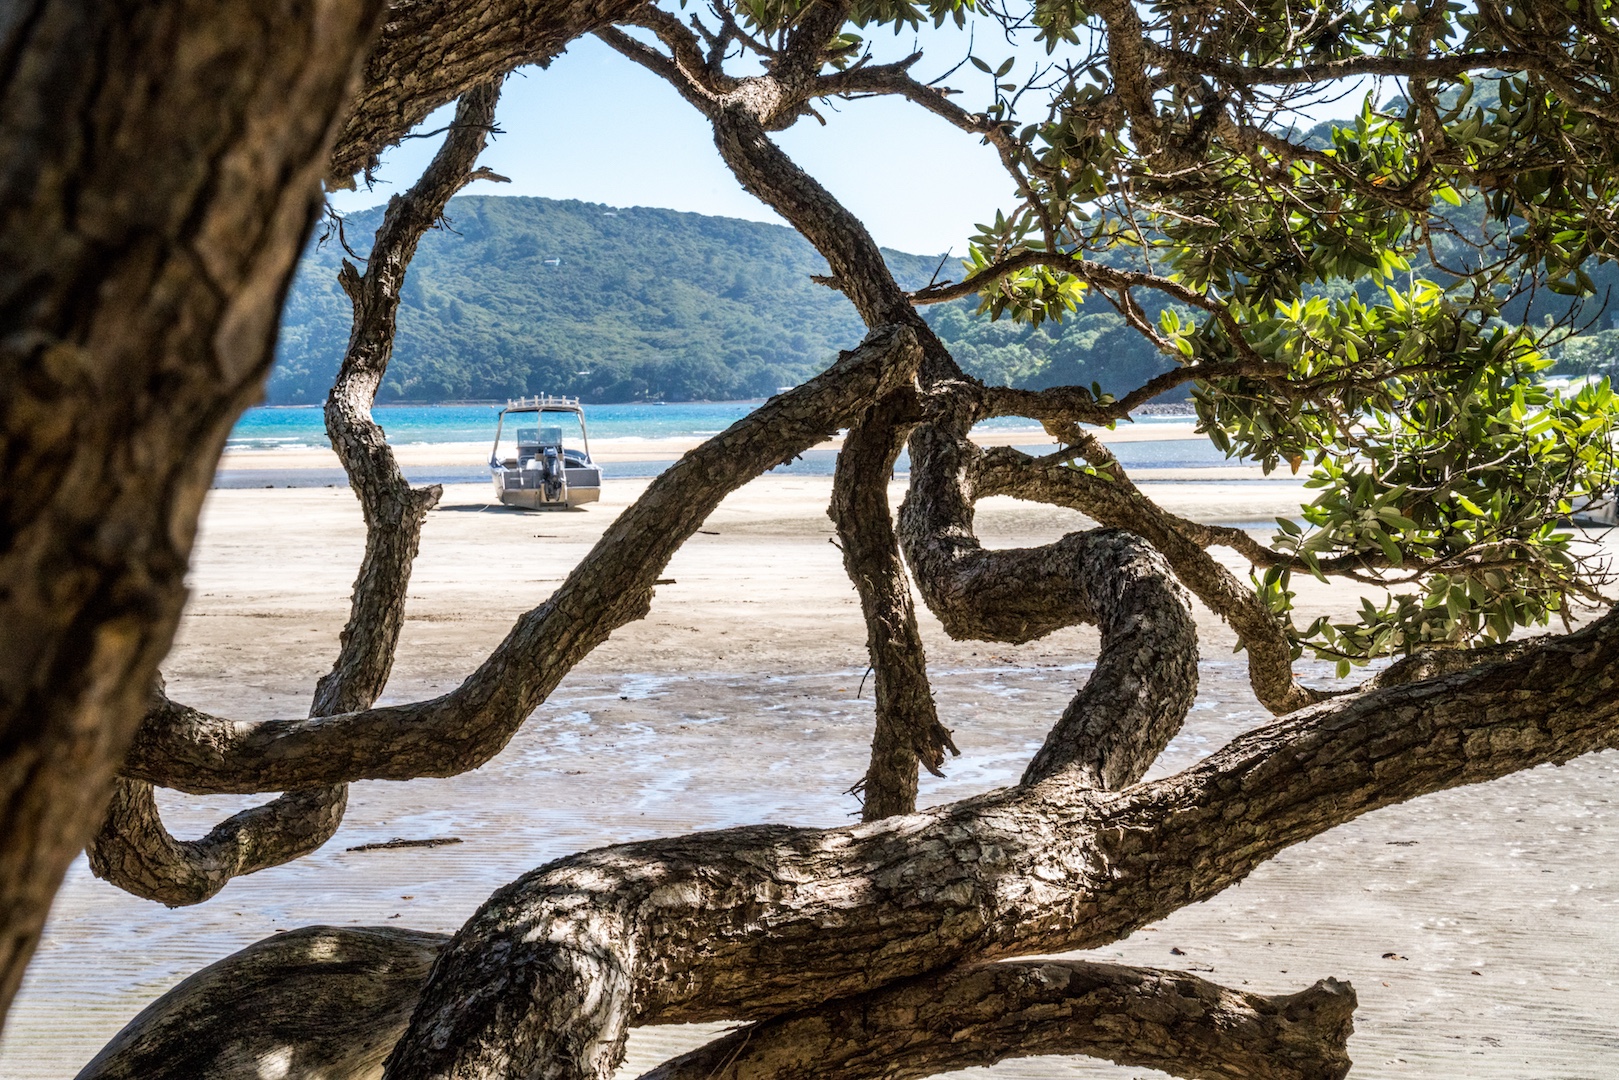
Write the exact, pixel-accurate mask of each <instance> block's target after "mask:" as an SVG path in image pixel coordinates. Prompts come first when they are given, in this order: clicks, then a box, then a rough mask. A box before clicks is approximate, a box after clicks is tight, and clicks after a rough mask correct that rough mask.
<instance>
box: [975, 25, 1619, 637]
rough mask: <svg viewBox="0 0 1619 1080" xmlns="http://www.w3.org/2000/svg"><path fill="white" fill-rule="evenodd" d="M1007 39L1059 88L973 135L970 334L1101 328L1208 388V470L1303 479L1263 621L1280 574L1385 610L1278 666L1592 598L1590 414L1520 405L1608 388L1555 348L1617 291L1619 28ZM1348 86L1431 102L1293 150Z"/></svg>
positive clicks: (1565, 401) (1459, 630)
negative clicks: (994, 168)
mask: <svg viewBox="0 0 1619 1080" xmlns="http://www.w3.org/2000/svg"><path fill="white" fill-rule="evenodd" d="M1004 21H1007V22H1009V23H1013V24H1016V25H1012V27H1011V29H1012V30H1013V31H1014V32H1027V33H1030V34H1032V36H1033V37H1034V38H1035V39H1036V40H1041V41H1044V42H1045V44H1046V45H1047V48H1048V50H1049V51H1050V52H1052V53H1053V54H1054V57H1055V59H1056V60H1057V61H1058V62H1057V65H1056V66H1054V67H1053V68H1051V69H1048V71H1047V72H1046V73H1045V74H1044V75H1043V76H1041V75H1036V76H1035V77H1033V78H1031V79H1030V81H1029V82H1028V83H1027V84H1026V85H1025V87H1024V88H1023V92H1029V91H1033V90H1036V89H1040V90H1045V91H1046V92H1045V93H1041V94H1030V95H1029V96H1030V97H1031V98H1033V99H1034V101H1035V105H1034V107H1033V108H1032V109H1028V110H1026V111H1027V115H1026V116H1020V115H1019V114H1018V111H1017V109H1016V108H1015V107H1014V106H1015V103H1016V102H1017V101H1018V100H1019V94H1018V93H1011V94H1008V93H1007V92H1006V88H1003V87H1001V86H1000V85H998V84H997V85H996V86H995V88H994V93H993V95H992V97H993V103H992V104H991V105H990V106H989V108H988V110H987V111H988V114H989V115H990V116H991V117H993V118H995V119H997V120H1001V121H1003V122H1004V124H1005V126H1004V128H1003V131H1004V134H1005V135H1006V136H1007V137H1008V138H1010V139H1011V140H1012V141H1013V145H1012V147H1011V149H1010V150H1007V149H1003V150H1002V156H1003V159H1005V160H1007V161H1008V162H1009V168H1010V169H1011V171H1012V172H1013V174H1014V176H1015V178H1016V180H1017V182H1018V188H1019V191H1020V200H1019V202H1018V203H1017V204H1016V205H1014V206H1012V207H1010V208H1003V209H1002V210H1001V211H998V212H997V214H996V216H995V218H994V220H993V221H991V222H988V223H986V224H985V225H983V226H980V231H979V234H978V235H977V236H975V237H974V238H973V248H972V250H971V252H970V253H969V256H968V260H967V264H966V268H967V271H968V273H969V274H970V275H973V276H975V277H977V278H979V279H980V280H981V281H982V283H983V285H982V289H981V297H982V308H983V310H984V311H985V312H986V313H988V314H991V315H995V316H1010V317H1012V318H1014V319H1018V320H1024V321H1027V322H1029V323H1031V324H1034V325H1040V324H1042V323H1043V322H1045V321H1046V320H1049V319H1054V318H1055V319H1062V318H1064V316H1069V317H1072V314H1073V313H1077V312H1078V311H1080V310H1082V309H1081V304H1084V305H1086V307H1087V308H1089V307H1091V306H1092V305H1094V304H1095V303H1096V302H1097V300H1101V301H1104V302H1106V303H1107V304H1110V305H1112V306H1113V307H1114V308H1116V309H1117V310H1119V311H1120V312H1121V313H1124V314H1126V315H1127V316H1130V319H1131V321H1132V322H1133V324H1134V328H1135V329H1136V330H1137V331H1139V332H1140V333H1141V335H1142V336H1143V337H1144V338H1145V339H1148V340H1151V341H1152V342H1153V343H1154V344H1155V346H1156V347H1157V348H1158V349H1159V350H1160V351H1161V352H1162V353H1163V354H1164V355H1166V356H1168V357H1169V358H1171V359H1172V361H1173V362H1175V363H1177V364H1180V365H1182V366H1184V367H1186V368H1190V369H1193V371H1192V372H1191V373H1192V374H1201V373H1204V372H1206V373H1207V374H1206V375H1203V377H1202V378H1201V379H1199V381H1198V384H1197V390H1196V391H1195V395H1194V396H1195V398H1196V401H1197V408H1198V415H1199V418H1200V421H1201V423H1202V426H1203V429H1204V430H1205V431H1207V432H1208V434H1209V436H1210V437H1211V439H1213V440H1214V441H1215V443H1216V444H1217V445H1218V446H1220V447H1222V448H1223V449H1225V450H1227V451H1228V452H1231V453H1234V454H1235V453H1241V454H1243V455H1246V456H1250V457H1254V458H1256V459H1258V460H1259V461H1260V462H1261V463H1263V464H1264V465H1265V467H1266V468H1267V469H1274V468H1278V467H1280V466H1281V465H1282V464H1284V463H1285V464H1287V465H1288V466H1289V467H1290V468H1292V469H1294V470H1295V471H1297V470H1299V469H1300V468H1302V467H1304V465H1305V463H1309V468H1310V472H1309V483H1310V485H1311V486H1312V487H1313V488H1316V489H1318V490H1319V491H1320V495H1319V496H1318V497H1317V498H1316V499H1315V501H1314V502H1312V503H1311V504H1310V505H1309V506H1307V507H1305V508H1303V523H1302V524H1298V523H1294V522H1284V523H1281V531H1280V532H1279V533H1278V535H1277V536H1276V538H1275V540H1274V542H1273V550H1272V552H1271V554H1270V556H1269V557H1268V559H1267V560H1263V561H1265V562H1266V565H1264V566H1263V567H1262V570H1263V573H1256V576H1255V584H1256V587H1258V588H1259V590H1260V593H1261V595H1262V596H1263V597H1264V598H1265V600H1266V601H1267V602H1268V603H1269V605H1270V606H1271V608H1272V610H1273V611H1275V612H1276V613H1277V614H1278V615H1279V616H1281V617H1283V618H1287V617H1288V616H1289V612H1290V608H1291V592H1290V589H1289V584H1290V575H1291V574H1292V573H1294V572H1308V573H1314V574H1317V575H1322V574H1331V573H1338V574H1349V575H1353V576H1357V577H1360V578H1363V579H1365V580H1368V581H1371V582H1375V583H1379V584H1383V585H1386V586H1389V587H1390V588H1391V589H1392V590H1393V591H1391V592H1390V594H1389V599H1388V601H1387V602H1386V603H1385V604H1383V605H1381V606H1378V605H1368V606H1367V607H1366V609H1365V610H1364V611H1363V612H1362V613H1361V617H1360V618H1359V619H1358V620H1357V621H1355V622H1352V623H1344V624H1334V623H1329V622H1327V621H1325V620H1318V621H1317V622H1316V623H1314V624H1312V625H1311V626H1309V627H1305V628H1302V629H1301V628H1297V627H1292V626H1291V624H1289V632H1290V633H1291V634H1292V636H1293V638H1294V644H1295V652H1296V653H1298V652H1302V651H1304V650H1305V649H1307V648H1308V649H1311V650H1313V651H1315V652H1316V653H1317V655H1320V656H1326V657H1331V658H1333V659H1337V660H1339V661H1341V663H1342V664H1344V665H1348V664H1351V663H1359V662H1363V661H1365V660H1366V659H1369V658H1371V657H1374V656H1379V655H1386V654H1389V653H1397V652H1403V651H1408V650H1410V649H1411V648H1413V647H1415V646H1418V645H1424V646H1429V645H1445V646H1462V645H1468V644H1472V643H1474V642H1477V641H1484V640H1500V639H1503V638H1505V637H1507V636H1509V635H1510V634H1511V633H1512V632H1513V631H1514V630H1515V629H1516V628H1518V627H1520V626H1528V625H1537V624H1544V623H1545V622H1546V621H1547V620H1548V619H1549V618H1550V617H1551V616H1552V615H1553V614H1554V613H1558V614H1566V612H1567V609H1568V607H1569V605H1570V603H1571V602H1572V601H1573V600H1574V599H1577V598H1580V597H1586V598H1590V597H1593V596H1595V595H1596V593H1595V589H1596V588H1597V587H1598V586H1599V585H1600V584H1601V582H1602V580H1603V571H1602V569H1601V568H1600V567H1599V566H1598V565H1596V564H1594V563H1590V562H1586V561H1583V560H1582V559H1581V558H1579V557H1578V553H1577V548H1576V546H1575V545H1574V544H1573V541H1572V540H1571V538H1570V536H1569V534H1568V533H1567V532H1566V531H1563V530H1560V529H1559V528H1558V527H1557V525H1556V522H1557V520H1558V519H1559V518H1560V517H1564V516H1566V515H1568V514H1569V513H1570V512H1571V510H1572V509H1574V508H1575V507H1576V506H1577V505H1579V504H1580V503H1582V502H1585V501H1588V500H1594V499H1599V498H1602V497H1604V496H1605V495H1607V494H1608V493H1610V492H1611V491H1612V489H1613V487H1614V485H1615V482H1616V479H1619V470H1616V468H1615V462H1614V460H1613V457H1614V455H1613V451H1612V440H1613V437H1614V426H1615V422H1616V410H1615V404H1614V396H1613V394H1612V392H1611V390H1610V389H1609V386H1608V384H1607V383H1605V382H1601V383H1595V384H1592V385H1588V386H1585V387H1584V388H1581V389H1578V390H1577V391H1574V392H1570V393H1563V392H1560V391H1557V390H1555V389H1553V388H1550V387H1547V386H1546V385H1544V384H1543V381H1542V380H1543V379H1544V377H1545V376H1546V375H1547V374H1548V373H1549V372H1550V371H1551V370H1553V368H1554V365H1555V364H1556V363H1558V362H1559V361H1561V363H1562V364H1563V367H1564V370H1565V371H1570V372H1590V373H1600V372H1606V371H1608V370H1610V369H1611V367H1612V365H1613V356H1614V348H1613V342H1612V341H1611V340H1609V339H1608V337H1607V335H1605V334H1603V333H1598V334H1596V335H1594V336H1592V337H1590V338H1588V339H1584V340H1581V339H1578V338H1575V339H1572V340H1568V341H1564V340H1563V339H1564V338H1565V336H1566V331H1567V330H1568V328H1569V327H1570V326H1573V325H1577V324H1578V323H1579V321H1580V320H1581V318H1582V317H1584V315H1585V312H1586V310H1588V309H1586V308H1583V307H1582V306H1581V304H1580V301H1582V300H1586V299H1599V298H1603V293H1604V286H1605V285H1608V284H1611V283H1612V282H1613V281H1614V280H1615V278H1616V275H1615V273H1614V263H1615V260H1616V259H1619V226H1616V220H1619V219H1616V209H1615V208H1616V207H1619V172H1616V164H1619V159H1616V157H1615V155H1614V152H1613V149H1612V148H1613V146H1614V145H1616V135H1619V109H1615V107H1614V105H1613V97H1612V93H1611V88H1612V86H1613V85H1614V79H1615V76H1616V74H1619V12H1616V11H1615V10H1614V9H1613V8H1611V6H1610V5H1607V4H1568V5H1561V4H1528V5H1526V4H1517V3H1495V2H1489V0H1483V2H1475V3H1460V2H1458V3H1435V2H1426V0H1424V2H1416V3H1406V4H1356V3H1341V2H1289V0H1262V2H1260V3H1257V4H1250V5H1240V6H1234V5H1173V4H1162V5H1152V6H1150V7H1149V6H1147V5H1137V4H1129V3H1119V2H1113V0H1107V2H1096V3H1076V2H1073V0H1038V2H1037V3H1036V4H1035V7H1034V11H1033V13H1032V14H1031V15H1030V16H1029V17H1028V18H1027V19H1026V20H1022V21H1021V22H1020V21H1019V20H1013V19H1008V20H1004ZM1474 58H1477V59H1474ZM1459 59H1461V60H1464V62H1460V63H1456V61H1457V60H1459ZM1424 65H1427V66H1424ZM1352 69H1358V70H1359V71H1360V72H1361V73H1365V72H1373V71H1378V72H1384V73H1387V74H1390V75H1401V74H1407V73H1408V72H1410V71H1423V72H1426V73H1427V74H1426V76H1423V77H1418V76H1414V75H1409V74H1407V77H1404V78H1400V79H1397V80H1390V81H1389V82H1380V83H1378V84H1376V85H1373V86H1370V87H1357V88H1356V89H1355V92H1356V94H1357V95H1358V96H1359V97H1360V102H1361V103H1360V107H1359V109H1358V110H1357V112H1356V114H1355V115H1354V116H1353V117H1352V118H1350V119H1348V120H1345V121H1340V122H1336V123H1329V124H1323V125H1315V126H1313V127H1309V126H1306V125H1304V124H1301V123H1299V122H1298V121H1299V118H1300V113H1299V112H1298V111H1296V110H1297V109H1298V107H1299V106H1300V105H1302V104H1304V103H1306V102H1309V101H1311V100H1313V99H1318V98H1319V97H1320V96H1321V95H1323V94H1330V93H1333V92H1334V88H1335V87H1337V88H1342V87H1344V86H1345V85H1353V84H1347V79H1348V78H1351V77H1358V76H1357V75H1356V74H1355V71H1354V70H1352ZM1042 78H1043V79H1044V80H1045V81H1044V82H1043V83H1042V82H1040V81H1039V80H1040V79H1042ZM1390 90H1393V91H1394V92H1393V93H1390V92H1389V91H1390ZM1380 100H1384V101H1386V102H1387V103H1386V104H1384V105H1382V106H1379V105H1378V104H1377V102H1378V101H1380ZM1031 256H1033V257H1034V258H1033V260H1032V261H1031ZM1119 268H1125V269H1128V270H1130V271H1132V272H1133V275H1132V276H1129V277H1126V276H1124V275H1121V274H1117V273H1112V274H1110V273H1109V271H1110V270H1115V269H1119ZM1154 295H1156V296H1157V297H1158V298H1159V300H1158V304H1157V307H1158V310H1157V311H1155V312H1149V308H1150V307H1151V306H1152V302H1151V301H1147V300H1144V299H1143V297H1144V296H1154ZM1165 296H1174V297H1176V298H1178V299H1179V300H1181V301H1183V303H1184V305H1185V306H1184V307H1176V306H1172V305H1165V304H1164V303H1163V298H1164V297H1165ZM1548 297H1549V298H1550V300H1551V303H1550V304H1548V303H1547V298H1548ZM1149 313H1150V314H1152V315H1154V316H1155V318H1153V319H1151V320H1150V321H1149V319H1148V318H1146V316H1147V315H1148V314H1149ZM1547 316H1549V317H1550V319H1551V320H1552V322H1553V324H1554V325H1551V326H1544V327H1542V326H1536V327H1535V330H1536V332H1535V333H1531V332H1529V330H1528V329H1526V328H1525V327H1524V325H1523V324H1524V323H1526V322H1534V321H1535V320H1537V319H1540V318H1544V317H1547ZM1407 588H1409V589H1412V590H1414V591H1405V590H1406V589H1407Z"/></svg>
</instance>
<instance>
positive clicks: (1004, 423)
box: [228, 401, 1186, 450]
mask: <svg viewBox="0 0 1619 1080" xmlns="http://www.w3.org/2000/svg"><path fill="white" fill-rule="evenodd" d="M761 404H762V402H758V401H718V402H670V403H669V404H667V405H651V404H638V405H586V406H585V422H586V423H587V424H588V425H589V427H590V435H591V438H595V439H625V438H632V439H633V438H639V439H668V438H681V437H689V436H699V437H701V436H708V435H717V434H719V433H720V432H721V431H724V430H725V429H726V428H728V427H730V426H731V425H732V424H733V423H735V422H736V421H738V420H740V419H742V417H744V416H746V415H748V413H750V412H752V411H753V410H754V409H757V408H758V407H759V406H760V405H761ZM500 409H501V406H499V405H379V406H377V408H376V409H374V410H372V415H373V416H375V417H376V420H377V423H379V424H381V425H382V428H383V430H384V431H386V432H387V433H388V441H389V442H391V443H393V444H395V445H405V444H409V443H447V442H484V441H486V440H488V441H493V440H494V437H495V417H496V415H498V414H499V412H500ZM1159 419H1160V418H1157V417H1147V418H1144V419H1143V420H1141V421H1139V422H1140V423H1146V424H1150V423H1153V422H1155V421H1156V420H1159ZM1161 419H1168V420H1182V421H1184V420H1185V419H1186V418H1185V417H1165V418H1161ZM981 426H983V427H988V428H1010V429H1017V428H1033V427H1037V426H1038V425H1036V424H1035V423H1034V422H1033V421H1031V420H1026V419H1023V418H1022V417H1015V416H1009V417H1002V418H1000V419H997V420H989V421H986V422H985V423H984V424H983V425H981ZM228 445H229V448H230V449H232V450H269V449H275V448H279V447H290V446H326V445H328V444H327V441H326V427H325V421H324V419H322V416H321V410H320V409H318V408H313V407H310V408H258V409H249V410H248V411H247V413H246V414H245V415H243V417H242V419H241V421H240V422H239V423H238V424H237V425H236V430H235V431H233V432H232V433H231V438H230V442H229V444H228Z"/></svg>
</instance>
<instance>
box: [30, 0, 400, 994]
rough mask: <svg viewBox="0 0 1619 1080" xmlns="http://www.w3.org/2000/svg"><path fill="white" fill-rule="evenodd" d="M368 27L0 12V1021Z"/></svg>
mask: <svg viewBox="0 0 1619 1080" xmlns="http://www.w3.org/2000/svg"><path fill="white" fill-rule="evenodd" d="M381 10H382V4H381V3H380V2H379V0H364V2H360V3H338V2H335V0H318V2H312V3H308V4H300V5H264V4H257V3H246V2H242V0H227V2H210V3H200V2H190V3H181V2H173V3H162V4H139V5H125V6H118V5H105V4H91V5H86V4H78V3H66V2H46V3H40V4H36V5H31V6H30V10H28V11H27V12H26V13H24V12H22V11H20V10H16V9H13V10H12V11H11V12H10V13H8V14H7V15H5V16H0V24H3V25H0V34H3V38H0V56H3V57H5V62H4V64H0V146H4V147H6V163H5V165H6V167H5V169H4V170H3V171H0V206H3V207H4V211H3V214H4V216H3V218H0V251H3V252H5V253H6V254H5V256H4V259H3V261H0V326H3V327H4V328H5V331H4V337H3V338H0V440H3V442H0V807H3V809H0V1011H3V1010H4V1009H5V1008H6V1007H7V1006H8V1005H9V1003H10V1000H11V997H12V995H13V993H14V992H15V990H16V988H17V984H18V981H19V980H20V978H21V977H22V971H23V967H24V965H25V964H26V962H27V959H28V957H29V955H30V953H31V952H32V951H33V948H34V944H35V942H36V940H37V938H38V934H39V930H40V927H41V925H42V924H43V922H44V919H45V915H46V911H47V910H48V908H49V905H50V900H51V897H52V895H53V894H54V893H55V891H56V888H57V886H58V884H59V883H60V881H61V877H62V874H63V872H64V871H65V870H66V868H67V865H68V863H69V861H70V860H71V859H72V858H73V857H74V856H75V855H76V854H78V852H79V850H80V849H81V848H82V847H83V846H84V843H85V841H86V840H87V839H88V838H89V836H90V834H91V833H92V832H93V831H94V829H95V827H96V826H97V824H99V822H100V820H101V816H102V812H103V810H104V808H105V805H106V798H107V793H108V790H109V786H110V784H111V781H112V778H113V773H114V770H115V769H116V768H117V765H118V762H119V760H120V759H121V757H122V756H123V753H124V750H125V748H126V746H127V745H128V742H129V739H130V737H131V735H132V734H133V732H134V729H135V726H136V724H137V723H138V722H139V719H140V716H141V713H142V711H143V707H144V705H145V703H146V697H147V693H148V688H149V687H150V686H151V685H152V679H153V676H154V675H155V673H156V670H157V664H158V661H159V660H160V659H161V657H162V656H163V655H164V653H165V652H166V651H167V649H168V647H169V643H170V641H171V639H172V636H173V633H174V628H175V624H176V620H177V619H178V617H179V613H180V607H181V604H182V602H183V600H184V597H185V590H184V585H183V580H184V575H185V570H186V563H187V559H188V557H189V555H190V550H191V543H192V539H193V535H194V532H195V526H196V520H197V514H198V511H199V509H200V506H201V503H202V498H203V495H204V493H205V492H206V491H207V489H208V485H209V482H210V480H211V478H212V475H213V469H214V464H215V462H216V460H217V458H218V455H219V452H220V449H221V447H222V446H223V444H224V441H225V438H226V436H227V435H228V433H229V432H230V429H231V425H232V424H233V423H234V422H235V420H236V418H237V416H238V415H239V414H240V413H241V411H242V410H243V409H244V408H245V407H247V406H248V405H249V404H251V403H252V402H253V401H255V400H257V398H258V396H259V394H260V393H261V390H262V386H263V381H264V377H265V375H266V373H267V371H268V369H269V365H270V361H271V356H272V347H273V344H274V339H275V331H276V323H277V317H278V314H279V311H280V306H281V301H282V299H283V297H284V295H285V293H286V289H287V286H288V283H289V281H290V279H291V275H292V271H293V268H294V265H295V263H296V260H297V257H298V254H299V252H300V251H301V249H302V245H303V241H304V238H305V236H306V235H307V234H308V230H309V226H310V224H311V222H312V220H313V218H314V215H315V213H316V211H317V209H318V206H319V198H320V190H319V185H318V180H319V178H320V175H321V173H322V172H323V170H324V167H325V165H326V161H327V155H328V153H329V148H330V146H331V143H332V136H333V134H334V133H335V129H336V125H337V121H338V120H339V119H340V113H341V110H342V107H343V105H344V102H345V101H346V99H347V97H348V95H349V93H350V91H351V89H352V86H353V83H354V79H355V75H356V74H357V71H358V65H359V61H360V60H361V59H362V57H363V56H364V53H365V48H366V46H367V44H368V43H369V41H370V39H371V36H372V34H373V32H374V30H375V27H376V24H377V21H378V18H379V16H380V14H381Z"/></svg>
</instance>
